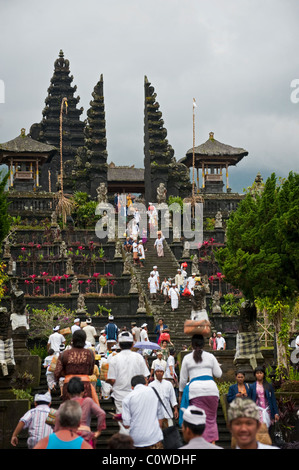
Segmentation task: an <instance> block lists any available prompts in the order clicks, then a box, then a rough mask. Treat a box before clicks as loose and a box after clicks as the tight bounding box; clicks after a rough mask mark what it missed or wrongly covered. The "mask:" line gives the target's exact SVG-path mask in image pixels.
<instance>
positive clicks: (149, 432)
mask: <svg viewBox="0 0 299 470" xmlns="http://www.w3.org/2000/svg"><path fill="white" fill-rule="evenodd" d="M162 408H163V407H162V405H161V403H160V402H159V400H158V397H157V396H156V394H155V392H154V391H153V390H152V389H151V388H150V387H147V386H146V385H142V384H138V385H136V387H134V390H133V391H132V392H131V393H129V394H128V395H127V396H126V398H125V399H124V400H123V405H122V421H123V424H124V425H125V426H130V430H129V433H130V436H131V437H132V439H133V441H134V446H135V447H147V446H151V445H153V444H156V443H157V442H159V441H162V440H163V433H162V430H161V428H160V425H159V419H163V411H162Z"/></svg>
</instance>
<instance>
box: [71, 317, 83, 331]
mask: <svg viewBox="0 0 299 470" xmlns="http://www.w3.org/2000/svg"><path fill="white" fill-rule="evenodd" d="M77 330H81V328H80V318H75V320H74V324H73V326H72V328H71V332H72V335H73V334H74V333H75V331H77Z"/></svg>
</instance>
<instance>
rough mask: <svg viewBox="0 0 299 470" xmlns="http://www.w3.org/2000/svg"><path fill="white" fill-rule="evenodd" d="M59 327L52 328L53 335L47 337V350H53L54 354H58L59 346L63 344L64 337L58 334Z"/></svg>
mask: <svg viewBox="0 0 299 470" xmlns="http://www.w3.org/2000/svg"><path fill="white" fill-rule="evenodd" d="M59 329H60V327H59V326H55V327H54V328H53V331H54V333H52V334H51V335H50V336H49V339H48V344H47V349H48V351H49V349H53V351H54V353H59V351H60V345H61V344H65V337H64V336H63V335H62V334H61V333H59Z"/></svg>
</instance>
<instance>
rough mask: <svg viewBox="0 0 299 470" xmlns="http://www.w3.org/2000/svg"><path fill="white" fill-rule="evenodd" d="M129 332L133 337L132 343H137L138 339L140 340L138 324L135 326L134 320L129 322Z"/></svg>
mask: <svg viewBox="0 0 299 470" xmlns="http://www.w3.org/2000/svg"><path fill="white" fill-rule="evenodd" d="M131 327H132V329H131V333H132V335H133V339H134V343H137V342H138V341H140V331H141V330H140V328H139V326H137V324H136V322H135V321H134V322H132V323H131Z"/></svg>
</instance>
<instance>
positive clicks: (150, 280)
mask: <svg viewBox="0 0 299 470" xmlns="http://www.w3.org/2000/svg"><path fill="white" fill-rule="evenodd" d="M147 282H148V283H149V290H150V294H156V293H157V288H158V284H157V280H156V278H155V277H154V276H150V277H149V278H148V280H147Z"/></svg>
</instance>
